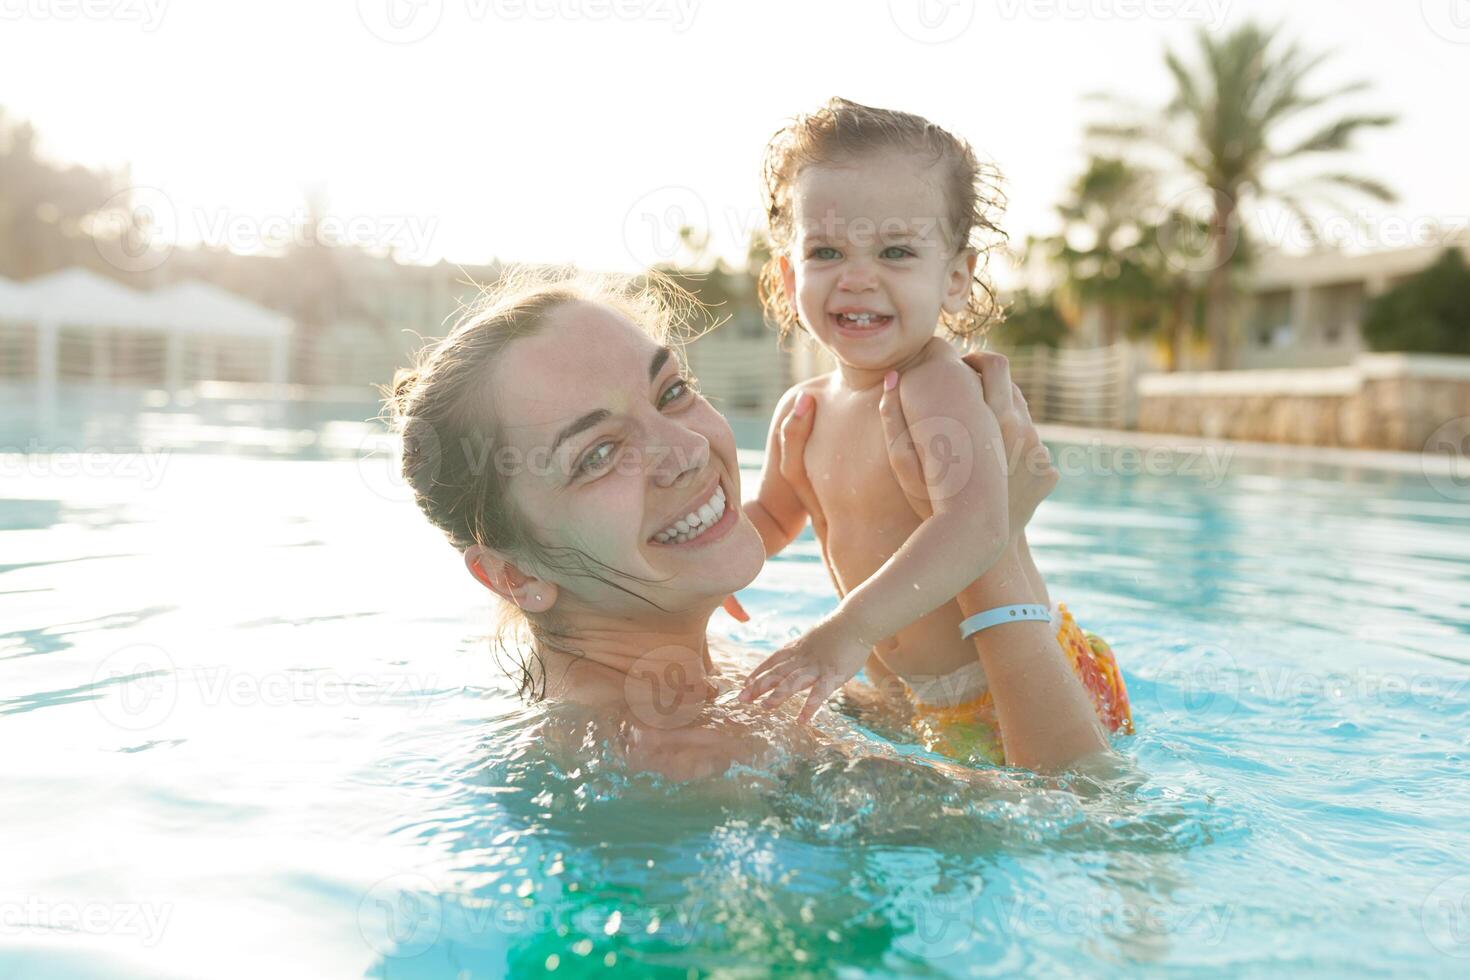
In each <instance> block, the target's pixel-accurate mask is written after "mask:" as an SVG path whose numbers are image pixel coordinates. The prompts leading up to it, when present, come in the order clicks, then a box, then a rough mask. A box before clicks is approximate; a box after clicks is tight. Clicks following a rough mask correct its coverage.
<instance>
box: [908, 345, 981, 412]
mask: <svg viewBox="0 0 1470 980" xmlns="http://www.w3.org/2000/svg"><path fill="white" fill-rule="evenodd" d="M971 387H978V384H977V379H976V377H975V372H974V371H972V370H970V366H969V365H968V364H966V363H965V361H964V358H963V357H962V356H961V355H960V352H959V351H957V350H955V348H954V347H953V346H952V345H951V344H949V343H948V342H946V341H945V340H943V339H942V338H939V337H935V338H933V339H931V340H930V341H929V343H927V344H926V345H925V346H924V351H923V357H921V358H920V359H919V360H918V362H917V363H915V364H913V365H912V366H911V367H909V368H908V370H906V371H904V373H903V376H902V377H901V378H900V379H899V390H900V391H901V392H902V393H903V395H904V397H905V398H908V397H909V396H910V395H918V394H920V393H928V394H939V393H945V394H952V393H954V392H957V391H962V390H967V389H968V388H971Z"/></svg>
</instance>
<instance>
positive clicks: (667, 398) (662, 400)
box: [658, 378, 694, 408]
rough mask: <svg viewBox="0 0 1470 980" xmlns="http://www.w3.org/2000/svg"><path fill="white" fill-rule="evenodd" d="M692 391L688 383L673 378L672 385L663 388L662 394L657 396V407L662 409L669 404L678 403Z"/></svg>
mask: <svg viewBox="0 0 1470 980" xmlns="http://www.w3.org/2000/svg"><path fill="white" fill-rule="evenodd" d="M693 390H694V388H693V386H692V385H690V384H689V382H687V381H685V380H684V379H683V378H675V379H674V383H673V384H671V385H669V386H668V387H667V388H665V389H664V393H663V394H662V395H660V396H659V399H658V407H659V408H663V407H664V406H665V405H667V404H669V403H670V402H675V401H678V400H679V399H680V398H683V397H684V396H685V395H687V394H689V392H691V391H693Z"/></svg>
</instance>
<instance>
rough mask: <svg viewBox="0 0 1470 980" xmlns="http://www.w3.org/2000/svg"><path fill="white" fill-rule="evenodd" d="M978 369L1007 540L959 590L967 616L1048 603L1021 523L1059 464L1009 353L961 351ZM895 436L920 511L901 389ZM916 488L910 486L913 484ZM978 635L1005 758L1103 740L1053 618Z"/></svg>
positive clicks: (891, 431)
mask: <svg viewBox="0 0 1470 980" xmlns="http://www.w3.org/2000/svg"><path fill="white" fill-rule="evenodd" d="M965 361H966V363H968V364H969V365H970V366H971V368H973V369H974V370H976V371H977V372H979V373H980V375H981V377H982V383H983V385H984V388H985V403H986V405H988V406H989V407H990V409H991V410H992V411H993V412H994V413H995V416H996V420H997V421H998V423H999V424H1000V429H1001V437H1002V439H1003V441H1004V443H1005V448H1006V460H1007V461H1008V465H1007V471H1008V473H1007V476H1008V480H1007V485H1006V492H1007V495H1008V506H1009V513H1010V518H1011V532H1012V533H1011V540H1010V543H1009V545H1008V547H1007V549H1006V553H1005V554H1004V555H1003V556H1002V558H1001V560H1000V561H999V562H997V563H996V565H995V566H994V567H993V568H991V569H990V571H988V572H987V573H986V574H985V575H983V576H981V577H980V578H979V579H978V580H976V581H975V582H973V583H971V584H970V585H969V586H968V587H967V588H965V589H964V590H963V591H961V592H960V593H959V594H958V595H957V596H956V597H955V599H956V601H957V602H958V604H959V606H960V610H961V612H963V613H964V615H965V616H966V617H969V616H973V615H975V614H976V613H980V612H984V611H985V610H987V609H994V608H995V607H996V606H1004V605H1010V604H1012V603H1020V602H1025V603H1032V602H1035V603H1044V604H1046V605H1048V606H1049V605H1050V604H1051V603H1050V600H1049V597H1048V595H1047V592H1046V585H1045V583H1044V582H1042V579H1041V575H1040V573H1039V572H1038V571H1037V570H1036V565H1035V563H1034V562H1033V561H1032V560H1031V550H1030V548H1029V547H1028V546H1027V544H1026V540H1025V535H1024V529H1025V526H1026V524H1027V523H1028V522H1029V521H1030V520H1031V517H1032V515H1033V514H1034V513H1035V510H1036V507H1037V506H1038V505H1039V504H1040V503H1041V501H1042V500H1043V499H1044V498H1045V497H1046V496H1047V494H1049V493H1050V492H1051V490H1052V489H1053V488H1054V487H1055V486H1056V480H1057V473H1056V470H1055V468H1053V467H1052V465H1051V459H1050V455H1049V454H1048V453H1047V452H1046V448H1045V447H1044V446H1043V445H1042V444H1041V438H1040V436H1039V435H1038V433H1037V432H1036V425H1035V423H1034V422H1032V420H1031V413H1030V410H1029V409H1028V407H1027V405H1026V400H1025V398H1023V397H1021V395H1020V390H1019V389H1018V388H1016V387H1015V385H1014V384H1013V383H1012V382H1011V379H1010V370H1009V367H1008V365H1007V364H1006V361H1005V358H1004V357H1001V356H1000V355H998V354H978V355H970V356H969V357H967V358H965ZM880 411H881V413H882V416H883V424H884V428H885V431H886V432H887V434H888V436H889V458H890V462H891V463H892V465H893V469H894V474H895V475H896V476H897V477H898V480H899V482H900V484H903V485H904V486H905V489H906V490H907V491H908V492H909V497H910V500H911V501H912V502H913V503H914V504H915V508H916V509H917V510H919V513H920V515H921V516H922V515H923V513H924V512H923V510H922V509H921V508H923V507H925V506H926V501H924V500H923V499H922V497H919V496H918V495H917V493H916V491H917V489H918V488H919V487H921V486H923V483H922V477H921V476H920V475H919V473H920V465H921V464H920V462H919V460H918V457H917V456H916V455H915V454H914V451H913V447H912V441H911V440H907V439H905V438H904V434H905V433H906V432H907V431H908V425H907V422H906V420H905V418H904V414H903V406H902V404H901V402H900V400H899V399H897V398H885V399H884V400H883V402H882V404H881V406H880ZM910 488H912V489H910ZM973 642H974V643H975V649H976V653H977V655H978V656H979V658H980V664H981V666H982V667H984V669H985V676H986V679H987V680H988V681H989V684H990V692H991V696H992V697H993V698H994V699H995V708H996V716H997V720H998V722H999V724H1000V730H1001V741H1002V743H1003V744H1004V746H1005V753H1006V762H1007V763H1009V764H1010V765H1014V766H1023V767H1025V768H1028V769H1050V768H1055V767H1060V766H1065V765H1070V764H1073V763H1075V762H1077V761H1079V760H1080V759H1083V758H1085V757H1087V756H1089V755H1093V754H1095V753H1098V752H1101V751H1103V750H1104V749H1106V748H1107V739H1106V736H1105V735H1104V734H1103V730H1102V726H1101V724H1100V723H1099V722H1098V720H1097V713H1096V712H1095V711H1094V710H1093V707H1092V702H1091V700H1090V699H1089V698H1088V696H1087V692H1086V691H1085V690H1083V688H1082V682H1081V681H1079V680H1078V679H1077V675H1076V673H1074V672H1073V670H1072V667H1071V664H1070V663H1069V662H1068V660H1067V655H1066V654H1065V653H1064V652H1063V651H1062V648H1061V646H1060V644H1058V643H1057V638H1056V634H1055V632H1054V631H1053V630H1052V627H1051V624H1050V623H1041V622H1022V623H1006V624H1005V625H1002V626H995V627H992V628H990V629H987V630H983V631H981V632H980V633H977V634H976V635H975V636H974V638H973Z"/></svg>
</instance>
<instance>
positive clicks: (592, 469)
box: [577, 441, 617, 476]
mask: <svg viewBox="0 0 1470 980" xmlns="http://www.w3.org/2000/svg"><path fill="white" fill-rule="evenodd" d="M616 448H617V446H616V445H614V444H613V443H612V442H611V441H608V442H599V443H598V444H597V445H595V446H593V447H592V448H591V449H589V450H588V451H587V455H585V456H583V457H582V461H581V462H580V463H578V464H577V475H578V476H580V475H582V474H583V473H596V472H597V471H598V470H600V469H603V468H604V467H606V466H607V464H608V463H610V462H612V457H613V450H614V449H616Z"/></svg>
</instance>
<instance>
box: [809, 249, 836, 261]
mask: <svg viewBox="0 0 1470 980" xmlns="http://www.w3.org/2000/svg"><path fill="white" fill-rule="evenodd" d="M838 254H839V253H838V251H837V249H835V248H833V247H832V246H831V245H818V246H817V247H816V248H814V249H812V250H811V251H810V252H808V253H806V257H807V258H809V259H817V260H819V261H823V262H825V261H826V260H828V259H835V258H837V257H838Z"/></svg>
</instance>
